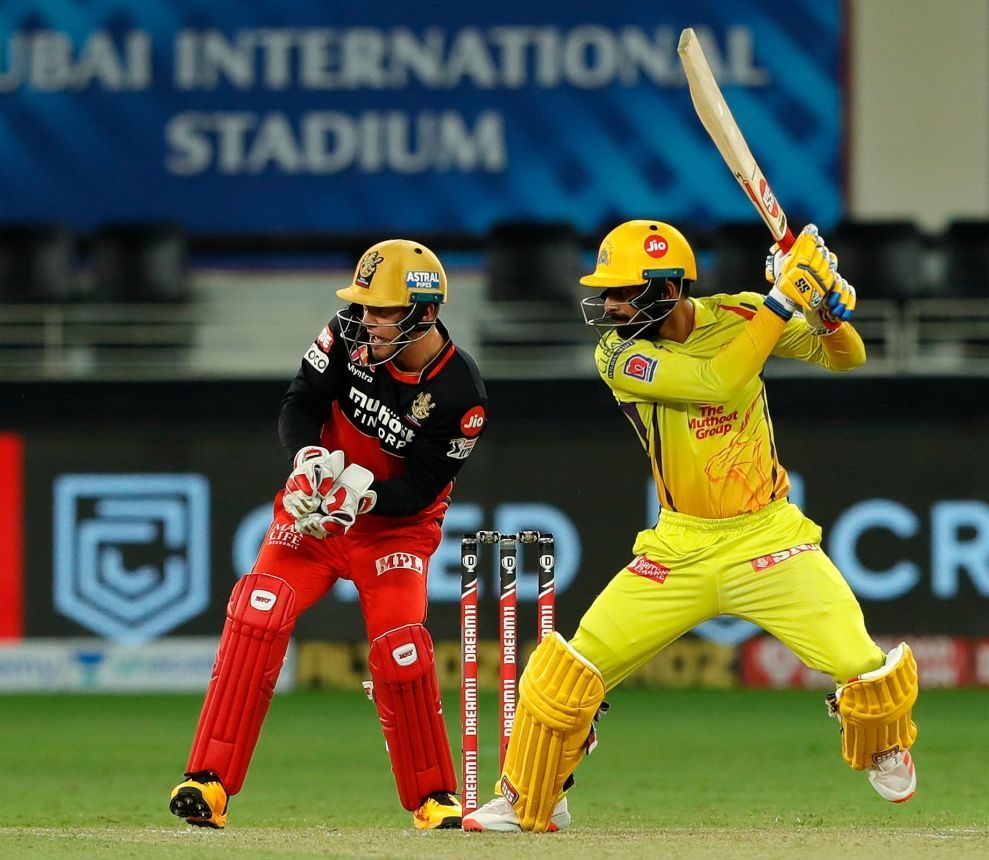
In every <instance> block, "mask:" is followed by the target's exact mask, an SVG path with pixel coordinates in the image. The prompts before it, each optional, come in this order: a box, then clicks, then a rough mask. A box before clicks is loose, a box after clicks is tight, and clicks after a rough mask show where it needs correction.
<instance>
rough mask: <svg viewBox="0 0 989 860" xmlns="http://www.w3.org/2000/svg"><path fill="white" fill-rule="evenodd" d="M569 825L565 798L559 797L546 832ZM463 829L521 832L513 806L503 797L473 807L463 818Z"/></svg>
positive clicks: (562, 828) (564, 828)
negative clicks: (475, 807)
mask: <svg viewBox="0 0 989 860" xmlns="http://www.w3.org/2000/svg"><path fill="white" fill-rule="evenodd" d="M569 826H570V813H569V812H568V811H567V799H566V798H565V797H561V798H560V801H559V803H557V804H556V806H554V807H553V815H552V817H551V818H550V820H549V827H547V828H546V830H547V832H548V833H555V832H556V831H557V830H566V829H567V828H568V827H569ZM463 828H464V830H474V831H478V830H495V831H498V832H500V833H521V832H522V827H521V825H520V824H519V817H518V815H517V814H516V813H515V808H514V807H513V806H512V804H510V803H509V802H508V801H507V800H505V798H504V797H496V798H495V799H494V800H489V801H488V802H487V803H485V804H484V806H481V807H479V808H478V809H475V810H474V811H473V812H472V813H471V814H470V815H468V816H467V817H466V818H464V823H463Z"/></svg>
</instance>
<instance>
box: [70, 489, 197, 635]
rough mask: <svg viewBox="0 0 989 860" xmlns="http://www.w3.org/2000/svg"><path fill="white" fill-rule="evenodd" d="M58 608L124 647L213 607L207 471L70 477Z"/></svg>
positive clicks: (163, 631)
mask: <svg viewBox="0 0 989 860" xmlns="http://www.w3.org/2000/svg"><path fill="white" fill-rule="evenodd" d="M54 499H55V501H54V523H53V531H54V556H55V594H54V598H55V606H56V608H57V609H58V611H59V612H61V613H62V614H63V615H65V616H67V617H69V618H71V619H72V620H73V621H75V622H77V623H78V624H81V625H82V626H83V627H86V628H88V629H89V630H92V631H94V632H96V633H99V634H101V635H103V636H106V637H108V638H110V639H114V640H116V641H118V642H128V643H135V642H145V641H147V640H149V639H154V638H155V637H156V636H160V635H161V634H163V633H167V632H168V631H169V630H171V629H173V628H174V627H177V626H178V625H179V624H181V623H182V622H184V621H186V620H188V619H189V618H193V617H195V616H196V615H198V614H199V613H200V612H202V611H203V610H204V609H205V608H206V607H207V605H208V604H209V484H208V483H207V481H206V479H205V478H204V477H203V476H201V475H133V474H132V475H63V476H62V477H60V478H58V479H57V480H56V481H55V485H54Z"/></svg>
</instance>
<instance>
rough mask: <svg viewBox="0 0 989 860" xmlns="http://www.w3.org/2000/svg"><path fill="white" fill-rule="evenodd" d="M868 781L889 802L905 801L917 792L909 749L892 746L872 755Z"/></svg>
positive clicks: (915, 774) (915, 773) (915, 772)
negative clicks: (892, 747)
mask: <svg viewBox="0 0 989 860" xmlns="http://www.w3.org/2000/svg"><path fill="white" fill-rule="evenodd" d="M873 764H874V765H875V766H874V767H870V768H869V782H871V783H872V787H873V788H874V789H875V790H876V791H878V792H879V795H880V797H882V798H883V799H885V800H888V801H890V803H905V802H906V801H908V800H909V799H910V798H911V797H913V796H914V794H916V793H917V771H916V770H915V769H914V766H913V757H912V756H911V755H910V750H901V749H898V748H894V749H892V750H889V751H888V752H885V753H880V754H879V755H877V756H874V757H873Z"/></svg>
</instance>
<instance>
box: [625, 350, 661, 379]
mask: <svg viewBox="0 0 989 860" xmlns="http://www.w3.org/2000/svg"><path fill="white" fill-rule="evenodd" d="M658 364H659V359H658V358H650V357H649V356H648V355H643V354H642V353H641V352H636V353H633V354H632V355H630V356H629V357H628V358H627V359H625V365H624V366H623V367H622V373H624V374H625V376H629V377H631V378H632V379H638V380H640V381H642V382H652V378H653V377H654V376H655V375H656V366H657V365H658Z"/></svg>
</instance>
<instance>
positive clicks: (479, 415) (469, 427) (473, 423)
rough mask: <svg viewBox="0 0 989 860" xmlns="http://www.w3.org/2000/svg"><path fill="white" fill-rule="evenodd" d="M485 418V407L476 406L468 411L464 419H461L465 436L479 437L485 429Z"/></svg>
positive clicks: (461, 426) (461, 427)
mask: <svg viewBox="0 0 989 860" xmlns="http://www.w3.org/2000/svg"><path fill="white" fill-rule="evenodd" d="M486 420H487V419H486V418H485V413H484V407H483V406H475V407H473V408H472V409H468V410H467V411H466V412H465V413H464V417H463V418H461V419H460V429H461V430H462V431H463V433H464V436H472V437H473V436H477V435H479V434H480V432H481V431H482V430H483V429H484V422H485V421H486Z"/></svg>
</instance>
